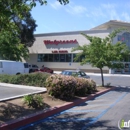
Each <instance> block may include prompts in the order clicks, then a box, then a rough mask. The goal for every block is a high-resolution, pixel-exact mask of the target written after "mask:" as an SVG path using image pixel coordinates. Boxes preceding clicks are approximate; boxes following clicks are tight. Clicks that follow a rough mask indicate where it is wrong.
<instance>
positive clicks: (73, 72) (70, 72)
mask: <svg viewBox="0 0 130 130" xmlns="http://www.w3.org/2000/svg"><path fill="white" fill-rule="evenodd" d="M61 74H62V75H71V76H78V77H83V78H87V79H89V78H90V76H88V75H87V74H86V73H85V72H83V71H80V70H63V71H62V72H61Z"/></svg>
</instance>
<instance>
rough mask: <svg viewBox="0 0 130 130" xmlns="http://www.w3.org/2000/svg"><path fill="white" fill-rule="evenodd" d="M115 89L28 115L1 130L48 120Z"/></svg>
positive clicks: (3, 125)
mask: <svg viewBox="0 0 130 130" xmlns="http://www.w3.org/2000/svg"><path fill="white" fill-rule="evenodd" d="M113 89H115V87H112V88H108V89H107V90H104V91H101V92H97V93H96V94H91V95H89V96H88V97H83V98H81V99H78V100H75V101H74V102H69V103H65V104H63V105H60V106H56V107H53V108H50V109H47V110H46V111H45V110H44V111H41V112H38V113H35V114H31V115H28V116H25V117H21V118H18V119H16V120H13V121H9V122H6V123H4V124H2V125H0V130H13V129H16V128H19V127H22V126H25V125H27V124H30V123H32V122H35V121H38V120H41V119H44V118H47V117H49V116H52V115H54V114H56V113H59V112H61V111H64V110H66V109H69V108H71V107H74V106H76V105H79V104H81V103H83V102H85V101H88V100H90V99H94V98H95V97H97V96H99V95H101V94H104V93H106V92H108V91H110V90H113Z"/></svg>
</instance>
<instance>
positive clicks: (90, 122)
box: [17, 92, 128, 130]
mask: <svg viewBox="0 0 130 130" xmlns="http://www.w3.org/2000/svg"><path fill="white" fill-rule="evenodd" d="M108 93H109V94H110V92H108ZM111 93H112V92H111ZM127 94H128V92H124V93H123V94H122V95H120V96H119V95H118V96H117V98H115V99H116V100H115V102H114V103H112V104H108V107H107V108H105V109H100V110H84V111H82V113H88V112H101V113H99V114H98V115H97V116H96V117H86V118H82V117H81V118H73V119H72V118H70V119H68V118H62V117H61V118H59V117H58V116H60V115H63V114H64V113H67V112H73V113H76V112H77V113H81V111H80V110H76V111H75V110H73V109H74V108H76V107H79V106H75V107H73V108H71V109H68V110H65V111H63V112H60V113H57V114H55V115H53V116H51V117H47V118H45V119H43V120H40V121H37V122H34V123H32V124H28V125H26V126H23V127H21V128H19V129H17V130H24V129H26V128H28V127H30V126H34V125H38V124H40V123H42V122H80V121H86V122H87V124H86V125H84V127H83V128H82V130H86V129H87V128H88V127H90V126H91V125H93V124H94V123H95V122H97V121H98V120H99V119H100V118H101V117H102V116H103V115H105V114H106V113H107V112H108V111H109V110H110V109H111V108H113V107H114V106H115V105H116V104H117V103H118V102H120V101H121V100H122V99H123V98H124V97H125V96H126V95H127ZM104 95H107V93H106V94H104ZM99 97H100V98H102V95H101V96H99ZM99 97H98V99H99ZM93 101H94V100H91V101H87V102H86V103H88V102H93ZM105 105H107V104H105ZM81 106H82V104H81ZM84 106H85V105H84Z"/></svg>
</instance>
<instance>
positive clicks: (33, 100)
mask: <svg viewBox="0 0 130 130" xmlns="http://www.w3.org/2000/svg"><path fill="white" fill-rule="evenodd" d="M23 101H24V103H25V104H27V105H28V106H29V107H32V108H35V109H36V108H42V107H43V106H44V103H43V98H42V97H41V95H39V94H35V95H27V96H24V97H23Z"/></svg>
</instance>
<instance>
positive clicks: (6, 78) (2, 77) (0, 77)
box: [0, 74, 11, 83]
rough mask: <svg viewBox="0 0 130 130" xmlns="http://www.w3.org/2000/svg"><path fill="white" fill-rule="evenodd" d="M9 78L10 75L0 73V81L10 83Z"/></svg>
mask: <svg viewBox="0 0 130 130" xmlns="http://www.w3.org/2000/svg"><path fill="white" fill-rule="evenodd" d="M10 79H11V75H6V74H5V75H3V74H0V82H3V83H10Z"/></svg>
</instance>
